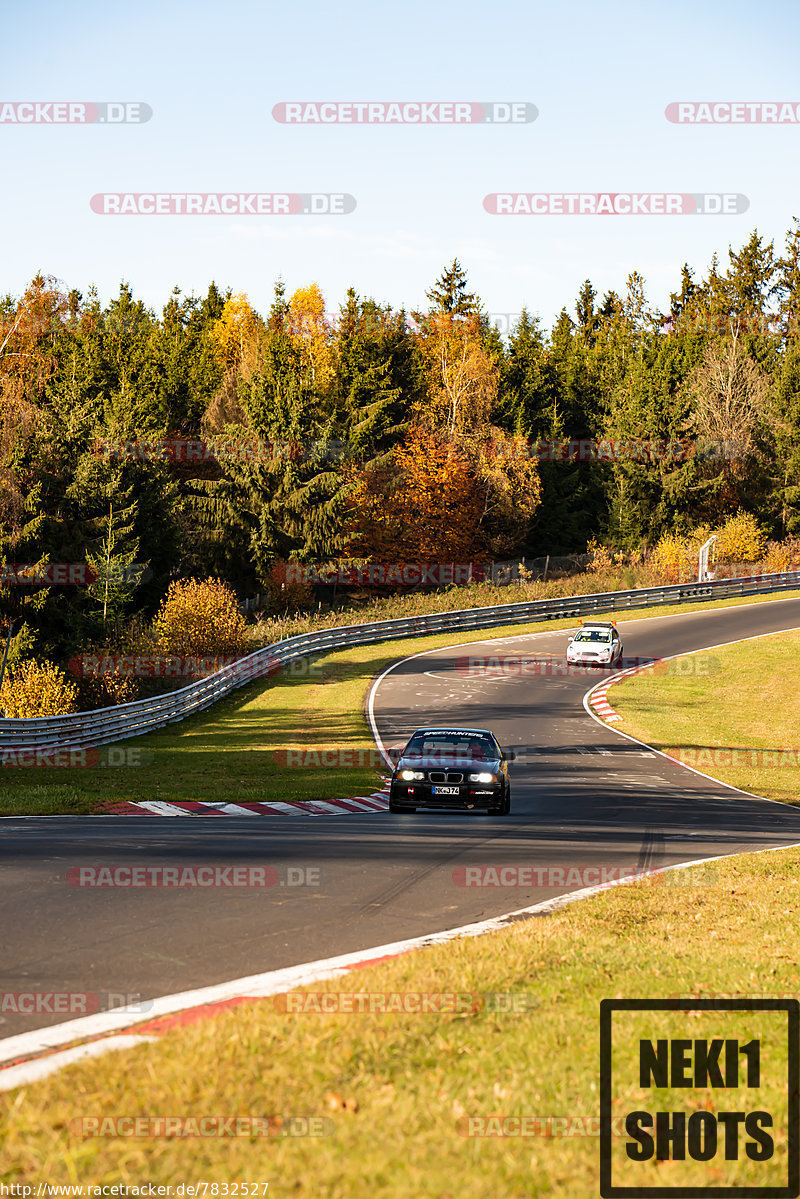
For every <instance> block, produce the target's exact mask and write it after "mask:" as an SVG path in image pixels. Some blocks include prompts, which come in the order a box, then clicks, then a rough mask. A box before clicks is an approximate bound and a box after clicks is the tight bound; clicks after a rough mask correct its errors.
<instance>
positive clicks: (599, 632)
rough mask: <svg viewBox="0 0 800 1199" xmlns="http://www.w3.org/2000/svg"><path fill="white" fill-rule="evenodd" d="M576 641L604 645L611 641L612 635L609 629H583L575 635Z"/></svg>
mask: <svg viewBox="0 0 800 1199" xmlns="http://www.w3.org/2000/svg"><path fill="white" fill-rule="evenodd" d="M575 640H576V641H594V642H598V641H599V642H601V643H603V644H605V643H607V642H609V641H610V640H611V633H610V632H609V631H608V630H607V629H581V631H580V632H579V633H576V635H575Z"/></svg>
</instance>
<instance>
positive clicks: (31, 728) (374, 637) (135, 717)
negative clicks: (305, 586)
mask: <svg viewBox="0 0 800 1199" xmlns="http://www.w3.org/2000/svg"><path fill="white" fill-rule="evenodd" d="M796 589H800V571H797V570H795V571H786V572H783V573H780V574H769V575H753V576H750V577H748V578H743V579H714V580H712V581H710V582H708V583H674V584H669V585H668V586H664V587H644V588H637V589H633V590H631V591H604V592H597V593H595V594H593V595H571V596H563V597H560V598H555V599H546V600H533V601H531V602H528V603H520V604H498V605H497V606H495V607H492V608H464V609H461V610H459V611H455V612H437V613H434V614H432V615H429V616H415V617H408V618H402V617H401V618H400V619H396V620H381V621H375V622H373V623H371V624H361V625H348V626H345V627H344V628H333V629H323V630H321V631H320V632H317V633H302V634H300V635H298V636H296V637H289V638H287V639H286V640H285V641H279V642H277V643H276V644H275V645H268V646H265V647H264V648H263V649H259V650H256V651H255V653H252V654H248V655H247V657H244V658H240V659H239V660H238V661H237V662H233V663H231V664H230V665H228V666H224V667H223V668H222V670H219V671H217V672H216V674H213V675H209V676H208V677H207V678H204V679H201V680H199V681H198V682H195V683H190V684H189V685H188V686H187V687H182V688H180V690H178V691H171V692H169V694H167V695H159V696H155V697H154V698H152V699H143V700H135V701H134V702H133V703H128V704H119V705H117V706H115V707H112V708H99V709H97V710H96V711H93V712H77V713H74V714H72V715H69V716H45V717H42V718H38V719H30V720H10V719H7V718H3V719H0V749H8V748H13V749H15V750H29V749H34V748H37V747H38V748H40V749H57V748H68V747H73V748H89V747H91V746H95V745H107V744H109V743H110V742H112V741H123V740H126V739H127V738H129V737H139V736H141V735H142V734H143V733H150V732H153V731H154V730H155V729H160V728H163V727H164V726H165V725H168V724H174V723H176V722H177V721H180V720H185V718H186V717H187V716H192V715H194V713H196V712H202V711H203V710H204V709H205V708H209V707H211V705H212V704H214V703H216V702H217V700H219V699H222V698H224V696H226V695H229V694H230V693H231V692H232V691H235V690H236V688H237V687H243V686H244V685H245V684H246V683H249V682H252V680H253V679H258V678H263V677H264V676H265V675H269V674H273V673H275V671H276V670H278V669H279V668H280V667H281V666H282V665H283V664H284V663H287V662H292V661H294V660H295V659H297V658H303V657H306V656H308V655H309V654H318V653H321V652H323V651H326V650H333V649H345V648H346V647H347V646H350V645H369V644H371V643H374V642H378V641H390V640H391V641H394V640H397V639H400V638H402V637H419V636H421V635H423V634H426V633H444V632H455V631H464V632H467V631H469V630H472V629H475V630H478V629H489V628H493V627H496V626H498V625H511V624H526V623H528V622H531V621H537V620H559V619H564V618H570V617H577V616H592V615H597V614H598V613H601V612H616V611H621V610H626V609H631V608H650V607H654V606H657V605H661V604H674V603H679V602H681V601H690V602H699V601H701V600H707V599H709V598H713V599H726V598H729V597H736V596H748V595H762V594H766V593H769V592H775V591H792V590H796Z"/></svg>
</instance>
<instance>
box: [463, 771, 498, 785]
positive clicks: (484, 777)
mask: <svg viewBox="0 0 800 1199" xmlns="http://www.w3.org/2000/svg"><path fill="white" fill-rule="evenodd" d="M469 781H470V782H471V783H496V782H497V775H496V774H489V773H488V772H484V773H483V774H471V775H470V776H469Z"/></svg>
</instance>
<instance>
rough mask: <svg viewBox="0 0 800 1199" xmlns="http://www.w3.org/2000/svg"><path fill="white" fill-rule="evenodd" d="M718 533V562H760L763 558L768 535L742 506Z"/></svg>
mask: <svg viewBox="0 0 800 1199" xmlns="http://www.w3.org/2000/svg"><path fill="white" fill-rule="evenodd" d="M716 533H717V544H716V547H715V548H716V551H717V561H718V562H760V561H761V559H762V558H763V556H764V553H765V551H766V548H767V535H766V533H765V532H764V530H763V529H762V528H761V525H760V524H759V523H758V521H757V520H756V518H755V517H754V516H751V515H750V513H749V512H743V511H742V509H741V508H740V509H739V511H738V512H737V513H736V515H735V516H729V517H728V519H727V520H726V521H725V524H724V525H723V526H722V528H721V529H717V530H716Z"/></svg>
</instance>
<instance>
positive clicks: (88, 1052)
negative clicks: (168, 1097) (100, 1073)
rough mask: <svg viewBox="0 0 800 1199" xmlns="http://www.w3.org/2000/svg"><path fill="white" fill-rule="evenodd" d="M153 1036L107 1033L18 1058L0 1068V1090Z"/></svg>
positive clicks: (152, 1039)
mask: <svg viewBox="0 0 800 1199" xmlns="http://www.w3.org/2000/svg"><path fill="white" fill-rule="evenodd" d="M155 1040H156V1038H155V1037H124V1036H116V1037H113V1038H112V1037H109V1038H108V1040H105V1041H90V1042H89V1044H88V1045H76V1046H75V1048H74V1049H62V1050H61V1052H60V1053H51V1054H49V1055H48V1056H47V1057H39V1058H34V1060H33V1061H30V1062H20V1064H19V1065H18V1066H8V1067H6V1069H5V1070H3V1069H1V1068H0V1091H12V1090H13V1089H14V1087H20V1086H25V1085H26V1084H28V1083H31V1082H38V1081H39V1079H40V1078H47V1076H48V1075H49V1074H55V1072H56V1071H57V1070H61V1069H62V1068H63V1067H64V1066H71V1065H72V1064H73V1062H82V1061H85V1060H86V1058H91V1057H100V1056H101V1054H103V1053H109V1052H110V1051H111V1050H112V1049H134V1048H135V1047H136V1046H137V1045H147V1044H148V1043H150V1042H152V1041H155Z"/></svg>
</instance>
